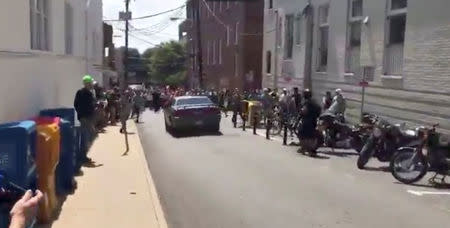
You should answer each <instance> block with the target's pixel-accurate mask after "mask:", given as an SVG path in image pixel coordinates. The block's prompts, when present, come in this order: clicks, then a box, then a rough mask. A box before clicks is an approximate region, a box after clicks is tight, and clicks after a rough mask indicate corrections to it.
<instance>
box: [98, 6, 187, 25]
mask: <svg viewBox="0 0 450 228" xmlns="http://www.w3.org/2000/svg"><path fill="white" fill-rule="evenodd" d="M185 6H186V4H183V5H182V6H179V7H177V8H173V9H170V10H167V11H163V12H159V13H155V14H151V15H147V16H141V17H135V18H131V19H130V20H129V21H132V20H141V19H147V18H151V17H156V16H159V15H163V14H166V13H170V12H173V11H175V10H179V9H182V8H184V7H185ZM103 21H110V22H117V21H123V20H120V19H119V20H116V19H107V20H103Z"/></svg>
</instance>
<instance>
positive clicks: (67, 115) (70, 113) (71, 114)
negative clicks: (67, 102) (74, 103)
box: [39, 108, 75, 127]
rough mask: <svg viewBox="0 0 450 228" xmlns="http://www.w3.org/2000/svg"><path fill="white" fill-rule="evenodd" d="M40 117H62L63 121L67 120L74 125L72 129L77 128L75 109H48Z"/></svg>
mask: <svg viewBox="0 0 450 228" xmlns="http://www.w3.org/2000/svg"><path fill="white" fill-rule="evenodd" d="M39 115H40V116H51V117H60V118H61V119H65V120H67V121H69V122H70V123H71V124H72V127H74V126H75V109H73V108H55V109H46V110H42V111H41V112H40V113H39Z"/></svg>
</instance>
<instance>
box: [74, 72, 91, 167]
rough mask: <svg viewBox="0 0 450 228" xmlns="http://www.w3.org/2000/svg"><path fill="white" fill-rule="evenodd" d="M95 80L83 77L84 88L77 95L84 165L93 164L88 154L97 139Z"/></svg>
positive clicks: (76, 102) (75, 104) (76, 107)
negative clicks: (93, 91)
mask: <svg viewBox="0 0 450 228" xmlns="http://www.w3.org/2000/svg"><path fill="white" fill-rule="evenodd" d="M93 83H94V79H93V78H92V76H90V75H85V76H84V77H83V85H84V86H83V88H81V89H79V90H78V91H77V93H76V95H75V101H74V107H75V110H76V111H77V116H78V120H79V121H80V130H81V137H82V143H81V144H82V145H81V159H82V162H83V163H86V162H91V160H90V159H89V158H88V157H87V152H88V150H89V148H90V145H91V143H92V141H93V140H94V138H95V134H96V131H95V97H94V94H93V93H92V89H93Z"/></svg>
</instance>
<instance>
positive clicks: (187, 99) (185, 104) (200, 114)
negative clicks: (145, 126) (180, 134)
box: [164, 96, 221, 131]
mask: <svg viewBox="0 0 450 228" xmlns="http://www.w3.org/2000/svg"><path fill="white" fill-rule="evenodd" d="M164 119H165V125H166V130H167V131H178V130H187V129H192V128H200V129H206V130H211V131H219V130H220V119H221V115H220V109H219V107H217V105H215V104H214V103H213V102H212V101H211V100H210V99H209V98H208V97H206V96H181V97H176V98H174V99H173V100H172V101H171V102H170V105H168V106H167V107H166V108H165V109H164Z"/></svg>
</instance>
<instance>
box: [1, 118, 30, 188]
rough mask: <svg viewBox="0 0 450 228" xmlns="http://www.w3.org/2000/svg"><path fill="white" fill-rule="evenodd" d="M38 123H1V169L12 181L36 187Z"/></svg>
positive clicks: (25, 186)
mask: <svg viewBox="0 0 450 228" xmlns="http://www.w3.org/2000/svg"><path fill="white" fill-rule="evenodd" d="M35 158H36V124H35V122H34V121H22V122H14V123H7V124H0V170H1V171H3V172H5V173H6V174H7V175H8V178H9V180H10V181H11V182H13V183H15V184H17V185H19V186H22V187H24V188H31V189H36V178H37V176H36V163H35Z"/></svg>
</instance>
